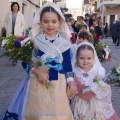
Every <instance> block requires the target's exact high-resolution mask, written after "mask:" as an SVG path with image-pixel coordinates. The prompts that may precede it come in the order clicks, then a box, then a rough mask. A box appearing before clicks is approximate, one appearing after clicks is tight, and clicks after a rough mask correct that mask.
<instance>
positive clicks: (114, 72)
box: [104, 64, 120, 86]
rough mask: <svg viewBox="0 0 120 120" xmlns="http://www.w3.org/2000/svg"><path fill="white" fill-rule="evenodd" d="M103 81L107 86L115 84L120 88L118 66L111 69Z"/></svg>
mask: <svg viewBox="0 0 120 120" xmlns="http://www.w3.org/2000/svg"><path fill="white" fill-rule="evenodd" d="M104 81H106V82H107V83H109V84H113V83H115V85H116V86H120V64H119V65H118V68H116V67H113V68H112V69H111V71H110V72H109V73H107V74H106V76H105V77H104Z"/></svg>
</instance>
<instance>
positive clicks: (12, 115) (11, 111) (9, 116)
mask: <svg viewBox="0 0 120 120" xmlns="http://www.w3.org/2000/svg"><path fill="white" fill-rule="evenodd" d="M29 78H30V76H27V77H25V78H24V79H23V80H22V82H21V84H20V85H19V87H18V89H17V91H16V93H15V95H14V97H13V99H12V101H11V103H10V105H9V107H8V109H7V111H6V113H5V116H4V118H3V120H22V118H21V112H22V108H23V103H24V97H25V94H26V89H27V86H28V81H29Z"/></svg>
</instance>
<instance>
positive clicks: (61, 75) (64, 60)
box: [3, 34, 73, 120]
mask: <svg viewBox="0 0 120 120" xmlns="http://www.w3.org/2000/svg"><path fill="white" fill-rule="evenodd" d="M34 44H35V49H34V52H33V55H36V56H37V57H38V58H39V59H40V60H41V61H43V62H44V63H45V65H46V67H47V68H48V75H49V81H50V83H51V85H52V88H51V91H50V92H49V93H48V90H47V88H46V86H45V85H43V84H41V83H39V82H38V80H37V78H36V76H35V75H33V76H32V77H31V76H29V75H28V76H27V77H26V78H25V79H24V80H23V81H22V83H21V85H20V86H19V88H18V91H17V92H16V94H15V96H14V98H13V100H12V102H11V104H10V105H9V107H8V110H7V112H6V114H5V117H4V119H3V120H8V119H10V120H72V114H71V110H70V107H69V103H68V98H67V95H66V79H65V75H66V77H67V80H68V82H69V81H71V80H72V77H73V76H72V66H71V59H70V43H69V42H68V41H67V40H66V39H65V38H63V37H61V36H60V35H59V34H57V35H56V36H55V38H54V39H53V40H49V39H47V38H46V37H45V35H41V34H40V35H38V36H36V38H35V39H34Z"/></svg>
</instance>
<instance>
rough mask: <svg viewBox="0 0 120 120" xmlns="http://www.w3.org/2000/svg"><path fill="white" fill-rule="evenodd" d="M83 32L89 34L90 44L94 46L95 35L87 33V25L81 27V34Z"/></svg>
mask: <svg viewBox="0 0 120 120" xmlns="http://www.w3.org/2000/svg"><path fill="white" fill-rule="evenodd" d="M81 32H87V33H88V35H89V40H90V42H91V43H93V44H94V39H93V35H92V33H91V32H90V31H87V25H82V27H81V29H80V33H81Z"/></svg>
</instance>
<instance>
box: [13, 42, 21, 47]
mask: <svg viewBox="0 0 120 120" xmlns="http://www.w3.org/2000/svg"><path fill="white" fill-rule="evenodd" d="M14 46H15V47H17V48H20V47H21V43H20V41H19V40H16V41H15V42H14Z"/></svg>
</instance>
